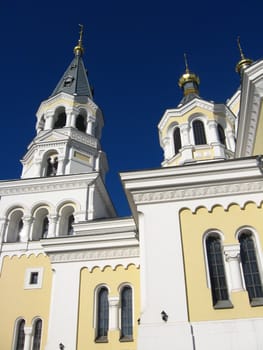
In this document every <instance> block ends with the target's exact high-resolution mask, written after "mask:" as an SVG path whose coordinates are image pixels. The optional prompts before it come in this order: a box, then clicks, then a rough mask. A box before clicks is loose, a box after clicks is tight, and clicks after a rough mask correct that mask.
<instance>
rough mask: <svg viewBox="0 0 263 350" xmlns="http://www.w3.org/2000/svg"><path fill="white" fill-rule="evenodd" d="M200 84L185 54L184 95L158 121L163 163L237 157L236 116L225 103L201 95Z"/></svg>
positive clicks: (182, 86)
mask: <svg viewBox="0 0 263 350" xmlns="http://www.w3.org/2000/svg"><path fill="white" fill-rule="evenodd" d="M199 85H200V80H199V77H198V76H197V75H196V74H195V73H193V72H191V71H190V70H189V67H188V62H187V59H186V55H185V73H184V74H182V76H181V77H180V79H179V86H180V88H181V89H182V92H183V98H182V99H181V101H180V103H179V105H178V106H177V107H176V108H173V109H168V110H166V111H165V113H164V115H163V117H162V118H161V121H160V123H159V125H158V128H159V139H160V145H161V147H162V149H163V151H164V160H163V162H162V166H163V167H167V166H176V165H184V164H189V163H196V162H206V161H214V160H225V159H230V158H233V157H234V152H235V122H236V116H235V115H234V114H233V113H232V112H231V111H230V110H229V109H228V107H227V106H226V105H225V104H218V103H214V102H212V101H206V100H204V99H202V98H201V97H200V95H199Z"/></svg>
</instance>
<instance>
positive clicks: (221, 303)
mask: <svg viewBox="0 0 263 350" xmlns="http://www.w3.org/2000/svg"><path fill="white" fill-rule="evenodd" d="M210 238H217V239H218V240H219V241H220V247H221V258H222V265H223V269H224V279H225V285H226V292H227V296H228V298H227V299H218V300H216V298H215V297H216V296H215V290H214V289H213V285H212V277H211V269H210V262H209V256H208V251H207V240H208V239H210ZM223 238H224V236H223V234H222V233H221V232H219V231H217V230H209V231H208V232H206V233H205V234H204V236H203V251H204V257H205V269H206V279H207V286H208V288H209V289H210V290H211V296H212V304H213V308H214V309H228V308H233V304H232V303H231V300H230V290H229V279H228V271H227V266H226V263H225V259H224V249H223V248H224V247H223Z"/></svg>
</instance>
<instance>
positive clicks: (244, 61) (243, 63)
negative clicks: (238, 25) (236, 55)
mask: <svg viewBox="0 0 263 350" xmlns="http://www.w3.org/2000/svg"><path fill="white" fill-rule="evenodd" d="M237 46H238V49H239V52H240V57H241V60H240V61H239V62H238V63H237V65H236V72H237V73H239V74H240V75H241V76H242V73H243V71H244V69H246V68H247V67H249V66H250V65H251V63H253V61H252V60H251V59H250V58H246V57H245V55H244V52H243V50H242V47H241V44H240V36H238V37H237Z"/></svg>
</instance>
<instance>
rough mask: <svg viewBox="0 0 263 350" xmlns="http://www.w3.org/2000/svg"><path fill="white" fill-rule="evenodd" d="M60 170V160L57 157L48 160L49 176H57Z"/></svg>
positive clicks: (53, 156)
mask: <svg viewBox="0 0 263 350" xmlns="http://www.w3.org/2000/svg"><path fill="white" fill-rule="evenodd" d="M57 169H58V158H57V156H55V155H52V156H50V157H49V158H48V159H47V176H56V175H57Z"/></svg>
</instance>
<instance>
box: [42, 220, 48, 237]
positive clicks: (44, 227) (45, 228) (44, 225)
mask: <svg viewBox="0 0 263 350" xmlns="http://www.w3.org/2000/svg"><path fill="white" fill-rule="evenodd" d="M48 228H49V221H48V218H47V216H45V217H44V219H43V223H42V233H41V238H47V236H48Z"/></svg>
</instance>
